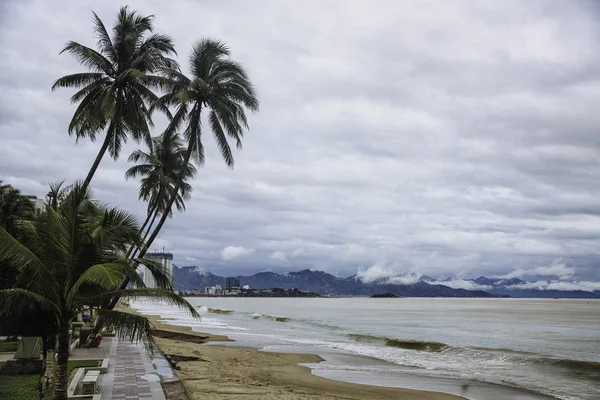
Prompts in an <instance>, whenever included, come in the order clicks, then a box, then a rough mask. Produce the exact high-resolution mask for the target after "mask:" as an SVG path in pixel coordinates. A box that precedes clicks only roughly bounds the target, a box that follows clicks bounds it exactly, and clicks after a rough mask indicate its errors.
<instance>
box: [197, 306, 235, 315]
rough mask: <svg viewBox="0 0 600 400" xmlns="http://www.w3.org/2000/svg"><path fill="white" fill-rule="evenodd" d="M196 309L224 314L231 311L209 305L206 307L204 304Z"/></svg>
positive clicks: (231, 311)
mask: <svg viewBox="0 0 600 400" xmlns="http://www.w3.org/2000/svg"><path fill="white" fill-rule="evenodd" d="M198 311H200V312H201V313H202V312H203V313H212V314H224V315H228V314H231V313H233V310H227V309H220V308H210V307H206V306H200V307H198Z"/></svg>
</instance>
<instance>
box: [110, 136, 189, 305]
mask: <svg viewBox="0 0 600 400" xmlns="http://www.w3.org/2000/svg"><path fill="white" fill-rule="evenodd" d="M192 150H193V147H191V146H188V149H187V151H186V153H185V159H184V160H183V168H182V169H181V173H180V174H179V177H178V178H177V182H176V183H175V187H174V188H173V192H172V193H171V196H170V197H169V202H168V203H167V206H166V207H165V209H164V210H163V213H162V216H161V217H160V221H159V222H158V225H156V228H154V232H152V235H150V239H148V242H147V243H145V246H144V248H142V249H141V250H140V254H138V256H137V258H142V257H144V256H145V255H146V252H147V251H148V249H149V248H150V245H151V244H152V242H154V239H156V236H158V233H159V232H160V230H161V229H162V227H163V225H164V224H165V221H166V220H167V217H168V216H169V211H171V208H172V207H173V203H175V199H176V198H177V193H178V192H179V189H180V188H181V184H182V183H183V178H184V176H185V170H186V168H187V165H188V163H189V162H190V158H191V157H192ZM128 284H129V279H125V280H124V281H123V283H122V284H121V288H120V289H121V290H123V289H125V288H127V285H128ZM118 302H119V297H115V298H113V299H112V300H111V302H110V305H109V309H111V310H112V309H113V308H115V306H116V305H117V303H118Z"/></svg>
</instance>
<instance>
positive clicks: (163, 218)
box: [138, 146, 193, 258]
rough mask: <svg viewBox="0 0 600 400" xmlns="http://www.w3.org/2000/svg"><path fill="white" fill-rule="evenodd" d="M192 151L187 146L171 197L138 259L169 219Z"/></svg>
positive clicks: (142, 255)
mask: <svg viewBox="0 0 600 400" xmlns="http://www.w3.org/2000/svg"><path fill="white" fill-rule="evenodd" d="M192 150H193V148H192V147H191V146H188V149H187V151H186V153H185V158H184V160H183V168H182V169H181V172H180V173H179V177H178V178H177V183H176V184H175V187H174V188H173V192H172V193H171V196H170V197H169V202H168V203H167V207H165V209H164V211H163V213H162V216H161V217H160V221H158V225H156V228H154V232H152V235H150V238H149V239H148V241H147V242H146V243H145V246H144V248H143V249H141V251H140V254H139V255H138V258H142V257H144V255H145V254H146V252H147V251H148V249H149V248H150V245H151V244H152V242H154V239H156V237H157V236H158V233H159V232H160V230H161V229H162V227H163V225H164V224H165V221H166V220H167V218H168V217H169V212H170V211H171V208H172V207H173V203H175V199H176V198H177V193H179V189H180V188H181V184H182V183H183V178H184V177H185V170H186V168H187V165H188V163H189V162H190V158H191V157H192Z"/></svg>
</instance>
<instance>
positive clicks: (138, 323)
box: [98, 309, 152, 342]
mask: <svg viewBox="0 0 600 400" xmlns="http://www.w3.org/2000/svg"><path fill="white" fill-rule="evenodd" d="M98 316H99V317H100V318H102V321H103V322H104V323H105V324H106V325H113V326H114V327H115V329H116V332H117V335H118V336H119V337H121V338H124V339H129V340H130V341H132V342H133V341H136V342H138V341H140V340H141V339H142V338H143V337H150V335H151V334H152V324H151V323H150V320H148V318H146V317H144V316H141V315H136V314H132V313H128V312H123V311H115V310H107V309H99V310H98Z"/></svg>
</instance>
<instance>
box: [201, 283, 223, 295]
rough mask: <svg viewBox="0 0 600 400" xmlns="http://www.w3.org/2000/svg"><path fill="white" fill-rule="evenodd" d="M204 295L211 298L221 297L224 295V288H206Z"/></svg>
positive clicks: (216, 286) (218, 286)
mask: <svg viewBox="0 0 600 400" xmlns="http://www.w3.org/2000/svg"><path fill="white" fill-rule="evenodd" d="M204 294H207V295H209V296H220V295H221V294H223V288H222V287H221V285H215V286H207V287H205V288H204Z"/></svg>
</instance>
